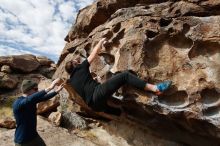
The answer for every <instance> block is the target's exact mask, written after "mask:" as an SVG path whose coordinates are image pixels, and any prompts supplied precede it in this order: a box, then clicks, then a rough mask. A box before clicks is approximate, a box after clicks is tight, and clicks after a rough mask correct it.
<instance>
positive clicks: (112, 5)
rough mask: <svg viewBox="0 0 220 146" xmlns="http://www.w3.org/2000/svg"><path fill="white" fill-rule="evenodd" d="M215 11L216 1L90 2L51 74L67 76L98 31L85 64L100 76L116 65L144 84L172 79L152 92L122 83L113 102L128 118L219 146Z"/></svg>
mask: <svg viewBox="0 0 220 146" xmlns="http://www.w3.org/2000/svg"><path fill="white" fill-rule="evenodd" d="M219 15H220V1H218V0H212V1H211V0H184V1H183V0H182V1H168V0H163V1H160V2H159V1H154V0H151V1H144V0H136V1H128V0H124V1H123V2H121V1H117V0H115V1H111V2H110V1H106V0H98V1H96V2H94V4H93V5H91V6H88V7H86V8H85V9H83V10H81V11H80V13H79V14H78V17H77V20H76V23H75V24H74V26H73V27H72V29H71V30H70V32H69V33H68V35H67V37H66V39H65V40H66V41H67V43H66V46H65V48H64V50H63V52H62V54H61V56H60V59H59V61H58V65H59V67H58V69H57V71H56V73H55V75H54V77H58V76H59V77H64V78H67V74H66V73H65V71H64V65H65V63H66V62H67V61H69V60H71V59H74V58H77V57H79V56H80V54H81V56H82V55H83V56H86V57H88V55H89V54H90V53H91V50H92V48H93V47H94V46H95V44H96V43H97V42H98V41H99V40H100V39H101V38H102V37H106V38H108V39H109V42H108V43H107V44H106V45H105V50H104V51H103V52H102V53H100V54H99V57H97V59H96V60H95V61H94V62H93V63H92V64H91V71H92V72H93V73H94V74H96V75H98V76H100V77H101V79H102V81H105V80H106V77H107V76H109V73H110V72H112V73H115V72H118V71H123V70H131V71H133V72H135V73H136V74H137V75H138V76H139V77H140V78H142V79H145V80H147V81H148V82H150V83H158V82H161V81H163V80H171V81H173V86H172V87H171V89H170V90H169V91H167V92H166V93H165V94H164V95H163V96H160V97H157V96H155V95H153V94H152V93H145V92H142V91H137V90H135V89H132V88H130V87H129V88H128V87H125V90H123V91H124V92H123V95H124V97H125V98H124V100H123V102H121V103H120V106H122V108H123V109H124V112H125V113H126V114H127V115H128V116H127V119H128V120H130V121H132V122H134V123H136V124H141V125H142V127H143V128H144V127H149V128H151V129H152V130H154V132H155V133H156V134H157V135H160V136H162V137H163V138H168V139H171V140H174V141H177V142H180V143H183V144H189V145H200V146H201V145H219V143H220V136H219V135H220V133H219V130H220V124H219V123H220V120H219V119H220V114H219V112H220V44H219V43H220V31H219V30H220V25H219V24H220V16H219ZM82 59H83V58H82ZM126 89H129V90H126ZM126 97H129V98H127V99H126ZM132 97H135V98H132ZM128 99H129V100H128ZM122 121H123V120H122Z"/></svg>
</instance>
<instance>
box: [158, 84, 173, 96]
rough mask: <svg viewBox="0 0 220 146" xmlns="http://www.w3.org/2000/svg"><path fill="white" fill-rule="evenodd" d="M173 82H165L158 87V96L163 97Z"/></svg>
mask: <svg viewBox="0 0 220 146" xmlns="http://www.w3.org/2000/svg"><path fill="white" fill-rule="evenodd" d="M171 84H172V81H164V82H161V83H159V84H157V85H156V87H157V91H156V92H155V93H156V95H161V94H162V93H163V92H164V91H166V90H167V89H169V88H170V86H171Z"/></svg>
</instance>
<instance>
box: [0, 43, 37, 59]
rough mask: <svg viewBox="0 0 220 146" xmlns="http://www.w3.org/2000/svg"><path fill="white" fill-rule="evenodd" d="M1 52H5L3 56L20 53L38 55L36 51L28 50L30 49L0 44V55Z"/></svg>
mask: <svg viewBox="0 0 220 146" xmlns="http://www.w3.org/2000/svg"><path fill="white" fill-rule="evenodd" d="M1 54H5V56H8V55H20V54H34V55H37V56H38V55H39V54H37V53H33V52H30V51H24V50H19V49H14V48H11V47H8V46H3V45H0V56H1Z"/></svg>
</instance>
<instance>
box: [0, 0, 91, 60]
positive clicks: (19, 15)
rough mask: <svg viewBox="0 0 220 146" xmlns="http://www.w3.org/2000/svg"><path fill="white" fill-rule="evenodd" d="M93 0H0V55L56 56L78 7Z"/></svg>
mask: <svg viewBox="0 0 220 146" xmlns="http://www.w3.org/2000/svg"><path fill="white" fill-rule="evenodd" d="M93 1H94V0H0V56H8V55H19V54H27V53H28V54H34V55H37V56H47V57H48V58H50V59H52V60H54V61H55V62H56V61H57V60H58V58H59V56H60V54H61V52H62V50H63V48H64V45H65V43H66V42H65V41H64V38H65V37H66V35H67V34H68V31H69V30H70V28H71V26H72V24H73V23H74V22H75V19H76V16H77V13H78V11H79V10H80V9H82V8H84V7H86V6H88V5H90V4H92V2H93Z"/></svg>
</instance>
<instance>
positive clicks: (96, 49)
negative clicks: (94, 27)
mask: <svg viewBox="0 0 220 146" xmlns="http://www.w3.org/2000/svg"><path fill="white" fill-rule="evenodd" d="M105 42H106V38H102V39H101V40H100V41H99V42H98V44H97V45H96V46H95V47H94V48H93V50H92V53H91V54H90V55H89V57H88V58H87V59H88V62H89V64H91V63H92V61H93V60H94V58H95V57H96V56H97V54H98V52H99V51H100V50H101V49H102V45H103V44H104V43H105Z"/></svg>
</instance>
